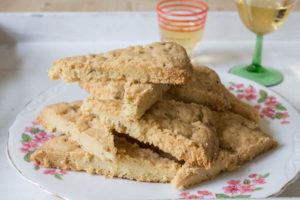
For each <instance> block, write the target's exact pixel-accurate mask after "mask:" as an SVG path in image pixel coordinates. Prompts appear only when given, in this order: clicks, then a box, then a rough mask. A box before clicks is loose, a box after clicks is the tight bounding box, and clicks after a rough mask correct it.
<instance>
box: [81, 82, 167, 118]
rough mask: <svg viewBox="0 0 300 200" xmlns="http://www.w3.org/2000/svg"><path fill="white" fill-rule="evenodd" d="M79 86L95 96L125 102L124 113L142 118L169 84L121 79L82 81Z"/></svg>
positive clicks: (128, 116)
mask: <svg viewBox="0 0 300 200" xmlns="http://www.w3.org/2000/svg"><path fill="white" fill-rule="evenodd" d="M79 86H80V87H81V88H83V89H84V90H85V91H87V92H88V93H90V94H91V95H92V96H93V97H94V98H96V99H101V100H111V99H114V100H118V101H122V102H123V107H122V114H123V115H124V117H127V118H131V119H138V118H140V117H141V116H142V115H143V114H144V113H145V112H146V110H148V109H149V108H150V107H151V106H152V105H153V104H154V103H155V102H156V101H158V100H159V99H161V98H162V96H163V93H164V92H165V91H167V90H168V89H169V85H165V84H151V83H132V82H126V81H124V80H119V81H105V82H99V81H88V82H84V81H80V82H79Z"/></svg>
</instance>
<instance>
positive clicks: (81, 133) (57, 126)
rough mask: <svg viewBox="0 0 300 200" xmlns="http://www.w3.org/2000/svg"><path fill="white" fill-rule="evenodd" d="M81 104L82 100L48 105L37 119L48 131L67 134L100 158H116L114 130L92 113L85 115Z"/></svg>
mask: <svg viewBox="0 0 300 200" xmlns="http://www.w3.org/2000/svg"><path fill="white" fill-rule="evenodd" d="M81 104H82V101H75V102H72V103H58V104H53V105H49V106H46V107H45V108H44V109H43V110H42V111H41V112H40V114H39V116H38V118H37V121H38V122H39V123H40V124H41V125H42V126H43V127H44V128H45V129H46V130H47V131H50V132H58V133H64V134H67V135H68V136H69V137H70V139H71V140H73V141H76V142H77V143H78V144H79V145H80V146H82V149H84V150H86V151H87V152H89V153H91V154H93V155H96V156H98V158H100V159H108V160H114V159H115V157H116V152H117V150H116V148H115V147H114V140H113V135H112V130H111V129H110V128H108V127H106V126H104V125H102V124H101V123H100V121H99V120H98V119H97V118H95V117H94V116H92V115H89V116H88V115H87V116H83V115H82V114H81V112H80V106H81Z"/></svg>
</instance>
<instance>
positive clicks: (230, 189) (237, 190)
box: [222, 185, 240, 194]
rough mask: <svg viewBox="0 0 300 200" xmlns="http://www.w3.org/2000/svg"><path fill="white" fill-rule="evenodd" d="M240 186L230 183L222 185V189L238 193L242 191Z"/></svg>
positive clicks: (227, 192) (229, 192) (230, 192)
mask: <svg viewBox="0 0 300 200" xmlns="http://www.w3.org/2000/svg"><path fill="white" fill-rule="evenodd" d="M238 186H239V185H229V186H224V187H222V189H223V190H224V192H225V193H226V194H236V193H238V192H239V191H240V190H239V187H238Z"/></svg>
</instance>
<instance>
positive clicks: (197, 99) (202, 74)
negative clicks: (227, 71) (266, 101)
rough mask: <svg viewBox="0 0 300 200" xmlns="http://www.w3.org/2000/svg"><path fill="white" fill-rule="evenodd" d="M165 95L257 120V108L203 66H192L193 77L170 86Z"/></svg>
mask: <svg viewBox="0 0 300 200" xmlns="http://www.w3.org/2000/svg"><path fill="white" fill-rule="evenodd" d="M165 96H166V98H173V99H176V100H179V101H184V102H187V103H199V104H204V105H207V106H208V107H210V108H212V109H213V110H215V111H226V110H230V111H232V112H234V113H237V114H240V115H242V116H244V117H245V118H247V119H249V120H252V121H255V122H258V120H259V113H258V112H257V110H256V109H255V108H254V107H252V106H251V105H249V104H247V103H245V102H243V101H241V100H239V99H237V98H236V97H235V96H234V95H233V94H231V93H230V92H229V91H228V90H227V89H226V88H225V86H224V85H223V84H222V83H221V80H220V78H219V76H218V75H217V73H216V72H215V71H214V70H212V69H210V68H208V67H205V66H194V75H193V78H192V79H191V80H189V81H187V83H185V84H184V85H175V86H172V87H171V88H170V90H168V92H167V94H166V95H165Z"/></svg>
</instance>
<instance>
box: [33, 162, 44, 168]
mask: <svg viewBox="0 0 300 200" xmlns="http://www.w3.org/2000/svg"><path fill="white" fill-rule="evenodd" d="M33 165H34V166H39V167H43V165H42V164H39V163H36V162H34V163H33Z"/></svg>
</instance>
